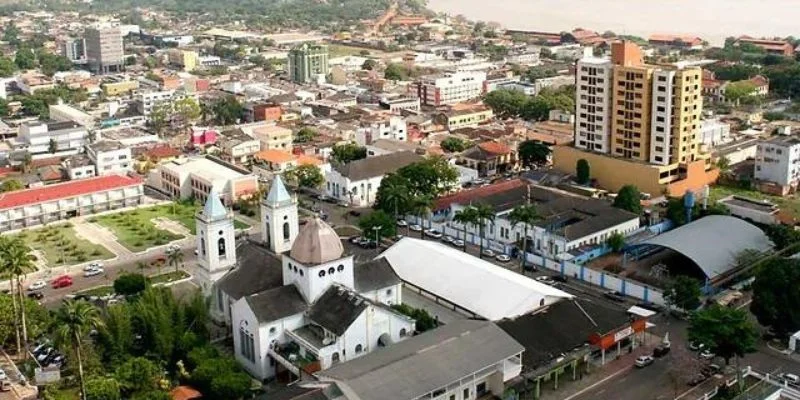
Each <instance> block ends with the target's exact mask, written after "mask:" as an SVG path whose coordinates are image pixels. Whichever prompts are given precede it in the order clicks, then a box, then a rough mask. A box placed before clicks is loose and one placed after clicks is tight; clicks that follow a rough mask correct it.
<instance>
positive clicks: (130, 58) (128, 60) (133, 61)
mask: <svg viewBox="0 0 800 400" xmlns="http://www.w3.org/2000/svg"><path fill="white" fill-rule="evenodd" d="M125 65H126V66H128V67H130V66H131V65H136V56H127V57H125Z"/></svg>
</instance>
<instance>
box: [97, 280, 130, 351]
mask: <svg viewBox="0 0 800 400" xmlns="http://www.w3.org/2000/svg"><path fill="white" fill-rule="evenodd" d="M115 283H116V282H115ZM117 293H119V292H117ZM131 312H132V311H131V306H130V304H127V303H125V304H119V305H117V306H115V307H108V309H106V315H105V318H104V324H103V327H102V328H101V329H100V330H99V333H100V335H99V336H98V342H97V343H98V344H99V346H100V351H101V354H102V357H103V361H105V363H106V364H109V365H119V364H121V363H122V360H124V359H126V358H127V357H129V356H130V354H131V353H132V352H133V349H134V342H135V339H134V337H135V333H134V327H133V320H132V315H131Z"/></svg>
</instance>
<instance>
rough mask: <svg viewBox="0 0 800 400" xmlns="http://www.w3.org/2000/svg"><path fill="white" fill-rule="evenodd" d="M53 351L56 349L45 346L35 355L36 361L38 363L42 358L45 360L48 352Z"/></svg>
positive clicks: (48, 354) (42, 360)
mask: <svg viewBox="0 0 800 400" xmlns="http://www.w3.org/2000/svg"><path fill="white" fill-rule="evenodd" d="M54 351H56V350H55V349H54V348H53V347H47V348H45V349H44V350H43V351H42V352H40V353H39V355H38V356H36V361H38V362H39V363H42V362H44V360H46V359H47V357H49V356H50V354H52V353H53V352H54Z"/></svg>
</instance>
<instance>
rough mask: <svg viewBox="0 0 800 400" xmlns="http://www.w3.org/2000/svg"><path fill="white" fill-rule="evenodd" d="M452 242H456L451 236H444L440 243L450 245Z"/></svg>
mask: <svg viewBox="0 0 800 400" xmlns="http://www.w3.org/2000/svg"><path fill="white" fill-rule="evenodd" d="M454 240H456V238H454V237H452V236H450V235H444V236H443V237H442V241H443V242H445V243H450V244H452V243H453V241H454Z"/></svg>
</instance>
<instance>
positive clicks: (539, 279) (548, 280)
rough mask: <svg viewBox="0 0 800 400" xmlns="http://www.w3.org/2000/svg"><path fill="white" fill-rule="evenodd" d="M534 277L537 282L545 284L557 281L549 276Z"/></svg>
mask: <svg viewBox="0 0 800 400" xmlns="http://www.w3.org/2000/svg"><path fill="white" fill-rule="evenodd" d="M533 279H535V280H536V282H539V283H544V284H545V285H554V284H555V283H556V281H554V280H553V278H551V277H549V276H537V277H536V278H533Z"/></svg>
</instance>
